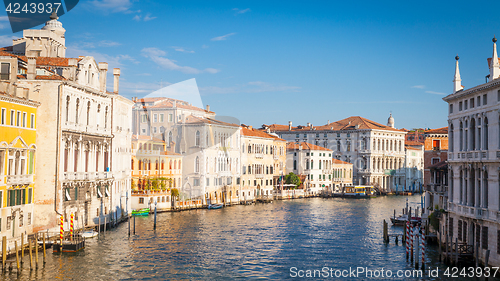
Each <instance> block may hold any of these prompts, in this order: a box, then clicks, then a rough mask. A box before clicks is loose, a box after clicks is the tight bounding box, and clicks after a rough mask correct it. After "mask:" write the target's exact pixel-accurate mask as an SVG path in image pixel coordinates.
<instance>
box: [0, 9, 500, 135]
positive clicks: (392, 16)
mask: <svg viewBox="0 0 500 281" xmlns="http://www.w3.org/2000/svg"><path fill="white" fill-rule="evenodd" d="M499 8H500V3H499V2H493V1H488V2H482V1H440V2H438V3H436V2H435V1H419V2H409V1H159V0H158V1H132V0H95V1H80V3H79V4H78V6H76V8H74V9H73V10H72V11H70V12H69V13H67V14H66V15H64V16H62V17H61V18H60V19H59V20H60V21H61V22H62V23H63V26H64V28H65V29H66V46H67V47H68V50H67V55H68V56H78V55H93V56H94V57H95V58H96V60H97V61H98V62H99V61H106V62H108V63H109V67H110V68H113V67H120V68H121V78H120V92H121V94H123V95H125V96H127V97H133V96H137V97H141V96H145V95H147V94H149V93H151V92H152V91H155V90H157V89H159V88H161V87H162V86H166V85H168V84H170V83H177V82H181V81H184V80H187V79H190V78H196V81H197V84H198V87H199V89H200V93H201V95H202V100H203V103H204V104H209V105H210V106H211V110H213V111H215V112H216V113H217V114H218V115H225V116H234V117H236V118H238V119H239V120H240V121H241V123H245V124H249V125H254V126H259V127H260V125H262V124H263V123H265V124H271V123H279V124H287V123H288V121H293V124H294V125H298V124H303V125H304V124H306V123H307V122H310V123H312V124H314V125H324V124H326V122H327V121H328V120H331V121H335V120H340V119H343V118H346V117H349V116H354V115H359V116H363V117H365V118H368V119H371V120H373V121H376V122H379V123H383V124H385V123H386V122H387V118H388V116H389V112H391V111H392V114H393V116H394V118H395V123H396V127H398V128H402V127H405V128H415V127H426V128H427V127H430V128H437V127H443V126H446V125H447V105H446V103H445V102H444V101H442V98H443V97H444V95H445V94H449V93H450V92H451V91H452V87H453V83H452V80H453V74H454V66H455V64H454V62H455V60H454V57H455V55H456V54H459V55H460V58H461V59H460V69H461V75H462V84H463V85H464V86H465V88H469V87H473V86H475V85H478V84H481V83H484V81H485V80H484V76H485V75H487V74H488V68H487V61H486V59H487V58H488V57H490V56H491V54H492V42H491V38H492V37H493V35H494V34H497V35H498V36H500V21H498V20H495V18H496V14H497V13H496V11H498V10H499ZM4 15H5V13H4V14H1V13H0V16H4ZM0 27H1V29H0V45H4V46H5V45H10V44H11V43H10V42H11V41H10V40H11V38H12V37H20V36H22V34H21V33H16V34H12V33H11V31H10V27H9V26H8V22H7V21H6V20H5V17H0ZM38 28H40V27H38ZM108 81H111V77H110V78H109V79H108ZM109 85H110V86H109V89H111V87H112V86H111V83H110V84H109Z"/></svg>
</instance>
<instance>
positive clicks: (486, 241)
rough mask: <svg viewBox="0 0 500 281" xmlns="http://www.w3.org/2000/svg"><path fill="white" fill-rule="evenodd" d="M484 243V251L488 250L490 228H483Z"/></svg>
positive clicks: (482, 242)
mask: <svg viewBox="0 0 500 281" xmlns="http://www.w3.org/2000/svg"><path fill="white" fill-rule="evenodd" d="M482 232H483V233H482V234H483V235H482V239H481V240H482V241H481V244H482V246H483V249H484V250H488V227H487V226H483V229H482Z"/></svg>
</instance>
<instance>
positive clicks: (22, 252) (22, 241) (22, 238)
mask: <svg viewBox="0 0 500 281" xmlns="http://www.w3.org/2000/svg"><path fill="white" fill-rule="evenodd" d="M23 259H24V232H22V233H21V265H22V264H23Z"/></svg>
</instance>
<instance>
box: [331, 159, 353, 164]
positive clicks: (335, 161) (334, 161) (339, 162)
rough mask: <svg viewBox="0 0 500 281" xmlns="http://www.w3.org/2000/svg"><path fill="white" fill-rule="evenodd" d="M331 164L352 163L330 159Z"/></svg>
mask: <svg viewBox="0 0 500 281" xmlns="http://www.w3.org/2000/svg"><path fill="white" fill-rule="evenodd" d="M332 164H349V165H352V163H349V162H345V161H342V160H339V159H337V158H333V159H332Z"/></svg>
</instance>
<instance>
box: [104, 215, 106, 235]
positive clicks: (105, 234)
mask: <svg viewBox="0 0 500 281" xmlns="http://www.w3.org/2000/svg"><path fill="white" fill-rule="evenodd" d="M104 235H106V216H104Z"/></svg>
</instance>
